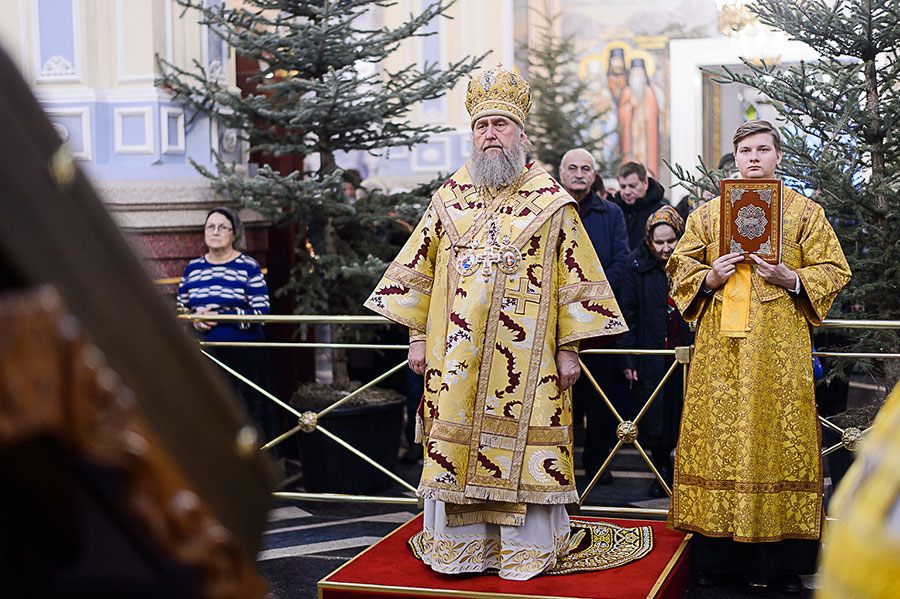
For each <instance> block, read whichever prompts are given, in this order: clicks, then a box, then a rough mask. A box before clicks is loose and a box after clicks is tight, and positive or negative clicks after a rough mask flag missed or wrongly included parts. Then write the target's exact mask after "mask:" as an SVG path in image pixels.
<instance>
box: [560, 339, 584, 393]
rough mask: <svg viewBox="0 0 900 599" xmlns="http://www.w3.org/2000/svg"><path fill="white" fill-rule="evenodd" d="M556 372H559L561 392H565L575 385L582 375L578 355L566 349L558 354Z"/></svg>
mask: <svg viewBox="0 0 900 599" xmlns="http://www.w3.org/2000/svg"><path fill="white" fill-rule="evenodd" d="M556 370H557V372H559V390H560V391H565V390H566V389H568V388H569V387H571V386H572V385H574V384H575V381H577V380H578V377H579V376H580V375H581V364H579V363H578V354H577V353H575V352H573V351H567V350H564V349H563V350H559V351H558V352H556Z"/></svg>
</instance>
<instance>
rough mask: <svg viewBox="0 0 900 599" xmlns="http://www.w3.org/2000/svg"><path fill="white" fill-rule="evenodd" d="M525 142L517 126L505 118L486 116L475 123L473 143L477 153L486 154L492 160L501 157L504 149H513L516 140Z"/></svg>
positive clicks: (523, 135)
mask: <svg viewBox="0 0 900 599" xmlns="http://www.w3.org/2000/svg"><path fill="white" fill-rule="evenodd" d="M520 136H521V138H522V141H524V140H525V134H524V133H519V128H518V127H516V124H515V123H514V122H512V121H511V120H510V119H508V118H506V117H505V116H485V117H481V118H480V119H478V120H477V121H475V128H474V129H473V130H472V141H473V144H474V146H475V151H476V152H484V153H486V154H487V155H488V156H489V157H491V158H496V157H497V156H500V154H501V152H502V150H503V148H509V147H511V146H512V145H513V144H514V143H515V141H516V138H518V137H520Z"/></svg>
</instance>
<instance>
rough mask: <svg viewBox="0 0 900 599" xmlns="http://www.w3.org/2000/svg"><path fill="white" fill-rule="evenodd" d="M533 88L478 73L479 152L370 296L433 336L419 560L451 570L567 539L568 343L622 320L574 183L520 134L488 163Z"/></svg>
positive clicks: (499, 565)
mask: <svg viewBox="0 0 900 599" xmlns="http://www.w3.org/2000/svg"><path fill="white" fill-rule="evenodd" d="M530 93H531V92H530V87H528V84H527V83H526V82H525V81H524V80H523V79H521V77H519V76H518V75H515V74H513V73H510V72H507V71H504V70H502V69H497V70H494V71H487V72H485V73H484V74H483V75H482V76H481V78H480V79H478V80H474V81H473V82H472V83H470V86H469V92H468V101H467V108H469V112H470V114H471V115H472V123H473V127H474V128H475V136H474V138H475V142H476V147H475V148H473V154H474V155H473V159H472V160H470V161H469V162H467V163H466V165H464V166H463V167H462V168H460V169H459V170H458V171H457V172H456V173H454V174H453V176H452V177H450V178H449V179H448V180H447V181H446V183H444V185H443V186H442V187H441V188H440V189H439V190H438V191H437V192H436V193H435V194H434V196H433V197H432V200H431V203H430V205H429V207H428V209H427V211H426V213H425V215H424V216H423V217H422V220H421V221H420V222H419V224H418V226H417V227H416V229H415V231H414V232H413V234H412V236H411V237H410V239H409V241H408V242H407V243H406V245H405V246H404V248H403V249H402V250H401V252H400V254H399V255H398V256H397V258H396V259H395V260H394V262H393V263H392V264H391V265H390V267H389V268H388V270H387V272H386V273H385V275H384V278H383V279H382V281H381V282H380V283H379V284H378V286H377V287H376V289H375V291H374V292H373V293H372V295H371V296H370V297H369V299H368V300H367V301H366V306H367V307H369V308H370V309H372V310H374V311H375V312H378V313H379V314H382V315H384V316H386V317H387V318H389V319H391V320H393V321H396V322H399V323H401V324H403V325H405V326H407V327H408V328H409V329H410V333H411V340H412V341H413V342H414V343H415V342H417V341H419V340H421V339H424V340H425V344H424V351H425V359H424V376H425V394H424V400H423V406H422V408H421V409H420V411H421V414H422V416H423V422H422V425H423V430H422V433H423V434H424V439H423V440H424V443H423V445H424V451H425V460H424V465H423V471H422V478H421V482H420V485H419V489H418V494H419V496H420V497H424V498H426V500H428V501H426V506H425V530H424V538H425V540H426V542H427V543H429V544H430V545H431V550H430V551H428V552H427V555H425V557H424V559H425V561H426V562H427V563H429V565H431V566H432V568H434V569H435V570H438V571H441V572H448V573H456V572H473V571H476V572H477V571H482V570H484V569H487V568H496V569H498V570H499V571H500V575H501V576H503V577H505V578H513V579H526V578H529V577H531V576H534V575H535V574H538V573H540V572H541V571H543V570H544V569H546V568H548V567H551V566H552V565H553V564H554V563H555V561H556V556H557V555H558V554H559V553H561V552H564V551H565V549H566V547H567V542H568V517H567V516H566V514H565V509H564V507H563V506H564V504H566V503H572V502H576V501H577V499H578V495H577V492H576V490H575V475H574V467H573V462H572V406H571V397H570V393H569V391H568V389H566V386H567V385H564V384H561V382H560V376H561V371H560V370H558V367H557V364H558V360H559V356H558V355H559V354H560V353H567V352H566V350H574V351H577V348H578V342H579V340H580V339H584V338H587V337H594V336H599V335H608V334H616V333H619V332H622V331H624V330H625V324H624V320H623V319H622V318H621V316H620V312H619V308H618V306H617V305H616V302H615V298H614V297H613V294H612V291H611V289H610V286H609V284H608V283H607V281H606V279H605V277H604V275H603V269H602V267H601V265H600V261H599V260H598V258H597V256H596V254H595V252H594V250H593V246H592V244H591V242H590V239H589V238H588V236H587V233H586V231H585V230H584V228H583V226H582V224H581V221H580V220H579V218H578V212H577V208H576V206H575V202H574V200H573V199H572V198H571V196H569V195H568V194H567V193H566V192H565V191H564V190H563V188H562V187H561V186H560V185H559V183H557V182H556V181H555V180H553V179H552V178H551V177H550V176H549V175H548V174H547V173H546V172H545V171H544V170H543V169H542V168H540V167H538V166H535V165H525V163H524V148H522V149H521V152H519V156H520V158H519V159H520V160H521V166H519V165H518V164H516V163H515V160H516V158H513V161H512V162H510V164H516V167H515V169H514V170H512V171H510V172H509V174H508V176H504V177H500V178H499V179H497V178H496V177H493V176H492V175H491V174H490V173H491V172H493V171H492V170H491V169H492V168H493V166H490V165H489V166H488V167H486V169H482V168H481V166H479V165H481V164H482V163H485V162H486V161H487V162H490V160H489V158H490V157H488V156H487V155H486V151H485V149H484V148H497V149H498V151H497V152H494V153H493V154H494V155H496V156H497V157H496V160H498V161H500V162H503V161H505V160H506V157H507V155H506V152H507V150H510V148H512V151H513V152H515V151H516V149H517V148H518V147H519V146H518V141H517V140H518V139H519V138H521V140H524V139H525V137H524V133H523V132H522V123H523V122H524V118H525V115H527V109H528V107H529V106H530ZM510 98H512V101H510ZM513 127H515V129H513ZM495 129H497V130H498V131H499V133H494V130H495ZM485 131H488V132H487V133H485ZM505 140H510V141H509V143H507V141H505ZM479 144H481V145H479ZM482 146H483V147H482ZM501 153H502V155H501ZM510 155H512V154H510ZM482 170H485V172H487V173H488V175H480V173H481V172H482ZM485 183H487V184H485ZM412 354H413V350H412V345H411V356H412ZM572 356H575V354H574V353H573V354H572ZM570 359H571V360H575V362H574V363H575V365H576V367H577V359H576V358H574V357H572V358H570ZM411 365H412V359H411ZM576 376H577V374H576ZM569 384H571V383H569ZM535 526H537V529H536V528H535ZM536 530H537V532H535V531H536Z"/></svg>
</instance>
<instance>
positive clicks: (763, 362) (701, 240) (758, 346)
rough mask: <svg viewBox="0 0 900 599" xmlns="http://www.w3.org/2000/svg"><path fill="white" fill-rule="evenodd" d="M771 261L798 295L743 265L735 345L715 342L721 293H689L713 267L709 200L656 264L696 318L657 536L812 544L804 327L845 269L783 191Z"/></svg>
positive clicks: (815, 520)
mask: <svg viewBox="0 0 900 599" xmlns="http://www.w3.org/2000/svg"><path fill="white" fill-rule="evenodd" d="M785 196H786V198H785V202H784V205H783V223H784V225H783V255H782V260H783V262H784V264H785V265H786V266H788V267H789V268H791V269H792V270H794V271H796V272H797V273H798V275H799V277H800V279H801V281H802V287H803V289H802V291H801V293H800V294H799V295H797V296H794V295H793V294H790V293H788V292H787V290H785V289H784V288H782V287H779V286H776V285H773V284H770V283H767V282H766V281H764V280H763V279H762V278H761V277H759V275H757V274H756V266H755V265H753V266H752V268H753V272H752V275H751V281H752V286H751V292H750V318H749V330H748V331H747V336H746V338H733V337H723V336H722V335H721V334H720V331H719V325H720V321H721V315H722V309H721V308H722V301H721V300H722V289H721V288H720V289H719V290H717V291H716V292H715V293H714V294H712V295H711V296H704V295H703V294H702V293H699V291H700V288H701V286H702V284H703V280H704V278H705V277H706V273H707V272H708V271H709V270H710V268H711V266H710V265H711V264H712V262H713V261H714V260H715V259H716V258H718V256H719V200H718V199H715V200H712V201H710V202H708V203H707V204H705V205H703V206H701V207H700V208H699V209H697V211H695V212H694V213H692V214H691V216H690V217H689V218H688V223H687V228H686V231H685V234H684V236H683V237H682V238H681V240H680V241H679V243H678V246H677V247H676V248H675V251H674V252H673V254H672V257H671V258H670V259H669V262H668V264H667V265H666V270H667V271H668V273H669V274H670V276H671V277H672V288H673V294H672V297H673V298H674V300H675V302H676V304H677V305H678V308H679V309H680V310H681V312H682V314H683V315H684V317H685V319H686V320H688V321H692V320H696V319H699V326H698V329H697V336H696V341H695V347H696V349H695V352H694V354H693V357H692V359H691V365H690V371H689V374H688V390H687V394H686V396H685V402H684V411H683V415H682V420H681V430H680V437H679V440H678V447H677V449H676V461H675V462H676V463H675V478H674V482H675V484H674V488H673V493H674V494H673V498H672V503H671V506H670V511H669V525H670V526H672V527H674V528H677V529H681V530H692V531H696V532H700V533H702V534H704V535H708V536H713V537H732V538H734V539H736V540H741V541H776V540H780V539H784V538H796V539H817V538H819V534H820V526H821V520H822V491H823V489H822V463H821V457H820V453H819V447H820V437H821V431H820V428H819V422H818V417H817V413H816V404H815V393H814V387H813V375H812V356H811V351H812V345H811V340H810V333H809V325H810V323H812V324H818V323H820V322H821V321H822V319H823V318H825V316H826V315H827V313H828V309H829V308H830V306H831V303H832V302H833V301H834V298H835V296H836V295H837V293H838V291H840V289H841V288H842V287H843V286H844V285H845V284H846V282H847V281H848V280H849V278H850V269H849V267H848V266H847V261H846V259H845V258H844V254H843V252H842V251H841V247H840V244H839V242H838V239H837V236H836V235H835V234H834V231H833V229H832V228H831V225H830V224H829V223H828V221H827V219H826V218H825V213H824V211H823V210H822V208H821V207H820V206H818V205H817V204H815V203H814V202H812V201H811V200H809V199H807V198H805V197H803V196H802V195H800V194H798V193H796V192H794V191H791V190H786V193H785Z"/></svg>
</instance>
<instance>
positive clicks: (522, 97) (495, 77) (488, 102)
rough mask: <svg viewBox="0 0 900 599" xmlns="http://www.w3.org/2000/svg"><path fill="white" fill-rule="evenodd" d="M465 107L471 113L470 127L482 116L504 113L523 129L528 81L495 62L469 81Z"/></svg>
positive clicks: (529, 94)
mask: <svg viewBox="0 0 900 599" xmlns="http://www.w3.org/2000/svg"><path fill="white" fill-rule="evenodd" d="M466 110H468V111H469V116H470V117H472V127H474V126H475V121H477V120H478V119H480V118H481V117H485V116H505V117H507V118H510V119H512V120H513V121H515V122H516V123H517V124H518V125H519V126H520V127H522V128H523V129H524V128H525V119H526V118H528V112H529V111H530V110H531V85H530V84H529V83H528V82H527V81H525V79H523V78H522V77H521V76H519V75H517V74H516V73H514V72H512V71H507V70H506V69H504V68H503V65H497V67H496V68H495V69H492V70H489V71H483V72H482V73H481V75H480V76H479V77H476V78H475V79H472V80H470V81H469V87H468V88H467V89H466Z"/></svg>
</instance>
